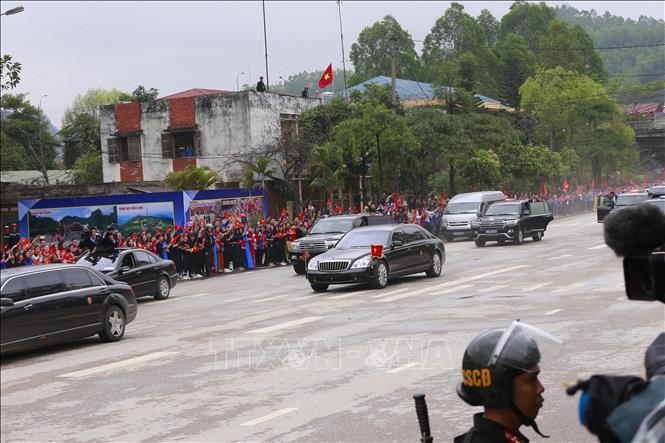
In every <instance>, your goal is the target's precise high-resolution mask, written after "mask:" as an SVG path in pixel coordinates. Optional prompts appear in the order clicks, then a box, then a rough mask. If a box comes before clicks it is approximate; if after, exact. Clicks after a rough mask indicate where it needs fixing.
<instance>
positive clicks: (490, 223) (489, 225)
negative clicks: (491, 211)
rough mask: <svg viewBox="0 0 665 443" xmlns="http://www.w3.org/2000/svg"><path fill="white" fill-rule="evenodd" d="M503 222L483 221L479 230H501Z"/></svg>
mask: <svg viewBox="0 0 665 443" xmlns="http://www.w3.org/2000/svg"><path fill="white" fill-rule="evenodd" d="M503 224H504V222H503V221H501V220H493V221H484V222H482V223H480V227H481V228H503Z"/></svg>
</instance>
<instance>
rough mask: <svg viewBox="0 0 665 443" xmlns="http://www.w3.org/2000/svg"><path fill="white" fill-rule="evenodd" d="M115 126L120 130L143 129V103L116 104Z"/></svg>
mask: <svg viewBox="0 0 665 443" xmlns="http://www.w3.org/2000/svg"><path fill="white" fill-rule="evenodd" d="M115 126H116V130H117V131H118V132H135V131H140V130H141V103H118V104H117V105H115Z"/></svg>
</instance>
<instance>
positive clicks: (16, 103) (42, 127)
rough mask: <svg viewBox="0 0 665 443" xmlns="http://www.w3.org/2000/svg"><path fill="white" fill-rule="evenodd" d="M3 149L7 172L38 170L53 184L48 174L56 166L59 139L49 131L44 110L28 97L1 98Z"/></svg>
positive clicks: (46, 180) (1, 147) (0, 127)
mask: <svg viewBox="0 0 665 443" xmlns="http://www.w3.org/2000/svg"><path fill="white" fill-rule="evenodd" d="M0 120H1V122H2V124H1V125H0V132H1V133H2V137H1V138H0V141H1V142H2V146H0V150H1V155H0V157H1V158H2V169H3V170H17V169H19V168H20V169H35V170H38V171H40V172H41V173H42V175H43V177H44V183H45V184H46V185H48V184H49V178H48V173H47V171H48V170H49V169H53V168H54V167H55V166H56V162H55V146H57V145H58V143H57V140H56V139H55V137H53V136H52V135H51V134H50V133H49V132H48V130H47V122H46V121H45V118H44V114H43V113H42V112H41V110H39V109H37V108H35V107H34V106H32V105H31V104H30V102H28V101H27V100H26V94H17V95H13V94H4V95H2V96H0Z"/></svg>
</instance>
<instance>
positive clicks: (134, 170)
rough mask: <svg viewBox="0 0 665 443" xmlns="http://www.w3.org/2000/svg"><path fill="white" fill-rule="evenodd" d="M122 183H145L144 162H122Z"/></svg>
mask: <svg viewBox="0 0 665 443" xmlns="http://www.w3.org/2000/svg"><path fill="white" fill-rule="evenodd" d="M120 181H121V182H123V183H124V182H142V181H143V163H142V162H120Z"/></svg>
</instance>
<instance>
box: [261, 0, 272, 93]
mask: <svg viewBox="0 0 665 443" xmlns="http://www.w3.org/2000/svg"><path fill="white" fill-rule="evenodd" d="M261 4H262V5H263V45H264V48H265V52H266V92H270V81H269V79H268V34H267V33H266V2H265V0H261Z"/></svg>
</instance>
